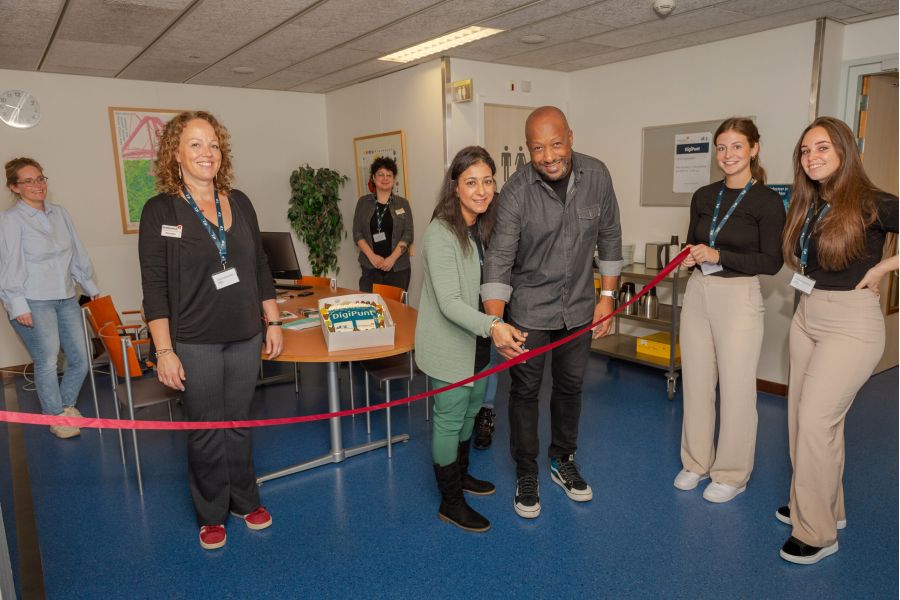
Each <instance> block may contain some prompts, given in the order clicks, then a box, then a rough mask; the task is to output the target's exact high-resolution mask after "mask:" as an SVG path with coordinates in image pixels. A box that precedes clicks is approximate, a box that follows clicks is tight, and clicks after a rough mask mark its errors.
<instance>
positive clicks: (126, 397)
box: [100, 323, 181, 496]
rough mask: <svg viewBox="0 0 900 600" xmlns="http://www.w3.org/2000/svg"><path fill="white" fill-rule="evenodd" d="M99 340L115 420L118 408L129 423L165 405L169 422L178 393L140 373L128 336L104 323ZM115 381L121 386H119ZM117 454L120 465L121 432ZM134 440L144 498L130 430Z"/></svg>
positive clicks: (136, 445)
mask: <svg viewBox="0 0 900 600" xmlns="http://www.w3.org/2000/svg"><path fill="white" fill-rule="evenodd" d="M100 340H101V341H102V342H103V347H104V348H105V349H106V352H107V354H109V367H110V373H111V374H112V375H111V376H112V378H113V404H114V405H115V407H116V419H120V418H121V412H120V411H119V405H121V406H122V407H123V408H127V409H128V417H129V418H130V419H131V420H132V421H133V420H134V418H135V417H134V413H135V411H137V410H141V409H143V408H148V407H150V406H155V405H157V404H166V405H168V408H169V420H170V421H171V420H172V401H173V400H177V399H178V398H179V397H180V396H181V392H179V391H178V390H173V389H171V388H168V387H166V386H164V385H163V384H161V383H160V382H159V380H158V379H157V378H156V377H155V376H153V375H152V374H147V376H144V373H143V372H142V371H141V364H140V362H139V361H138V357H137V354H136V353H135V351H134V340H132V339H131V337H130V336H128V335H119V333H118V328H117V326H116V325H115V324H114V323H107V324H106V325H104V326H102V327H101V328H100ZM119 378H122V379H124V383H119ZM118 432H119V451H120V452H121V455H122V464H123V465H124V464H125V442H124V439H123V437H122V430H121V429H119V430H118ZM131 435H132V439H133V441H134V464H135V469H136V472H137V482H138V491H139V492H140V495H141V496H143V495H144V482H143V480H142V478H141V452H140V449H139V448H138V439H137V430H136V429H132V430H131Z"/></svg>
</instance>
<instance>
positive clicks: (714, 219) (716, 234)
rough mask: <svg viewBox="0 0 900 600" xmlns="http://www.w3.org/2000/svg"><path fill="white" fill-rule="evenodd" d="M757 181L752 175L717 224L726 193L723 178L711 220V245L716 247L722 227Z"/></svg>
mask: <svg viewBox="0 0 900 600" xmlns="http://www.w3.org/2000/svg"><path fill="white" fill-rule="evenodd" d="M755 183H756V180H755V179H753V178H752V177H751V178H750V181H748V182H747V185H745V186H744V189H742V190H741V193H740V194H738V197H737V198H736V199H735V201H734V204H732V205H731V208H729V209H728V212H726V213H725V216H724V217H722V222H721V223H719V224H718V226H716V222H717V221H718V220H719V209H720V208H722V196H723V195H724V194H725V180H724V179H723V180H722V187H721V188H719V195H718V196H716V207H715V208H714V209H713V214H712V221H710V222H709V247H710V248H715V247H716V238H717V237H719V232H720V231H722V228H723V227H725V223H727V222H728V219H730V218H731V215H732V214H734V209H736V208H737V205H738V204H740V203H741V200H743V199H744V196H745V195H747V192H748V191H749V190H750V188H752V187H753V185H754V184H755Z"/></svg>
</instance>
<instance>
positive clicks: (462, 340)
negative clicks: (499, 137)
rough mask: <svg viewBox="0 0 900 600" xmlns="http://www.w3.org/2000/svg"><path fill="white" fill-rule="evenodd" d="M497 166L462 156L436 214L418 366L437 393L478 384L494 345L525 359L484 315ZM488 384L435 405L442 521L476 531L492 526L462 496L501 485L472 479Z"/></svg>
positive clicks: (477, 155) (512, 333) (428, 237)
mask: <svg viewBox="0 0 900 600" xmlns="http://www.w3.org/2000/svg"><path fill="white" fill-rule="evenodd" d="M495 172H496V167H495V166H494V160H493V159H492V158H491V155H490V154H488V152H487V150H485V149H484V148H481V147H479V146H469V147H468V148H463V149H462V150H460V151H459V153H458V154H457V155H456V157H455V158H454V159H453V163H452V164H451V165H450V168H449V169H448V170H447V173H446V174H445V175H444V182H443V184H442V186H441V193H440V197H439V199H438V203H437V207H436V208H435V209H434V214H433V215H432V217H431V224H430V225H429V226H428V229H427V230H426V231H425V236H424V241H423V243H422V244H423V246H424V248H423V252H422V256H423V257H424V259H425V281H424V285H423V287H422V297H421V301H420V305H419V318H418V322H417V324H416V362H417V363H418V365H419V368H420V369H422V371H423V372H425V373H426V374H427V375H428V376H429V377H430V378H431V385H432V389H438V388H441V387H444V386H446V385H447V384H448V383H450V382H456V381H460V380H462V379H465V378H467V377H471V376H472V374H473V373H478V372H481V371H483V370H485V369H486V368H487V366H488V363H489V362H490V343H491V341H493V342H494V344H495V345H497V346H510V347H515V348H517V349H518V353H521V352H524V351H525V350H524V349H523V348H522V345H523V343H524V342H525V336H524V335H523V334H522V333H521V332H520V331H519V330H517V329H515V328H514V327H512V326H511V325H508V324H506V323H504V322H503V321H502V320H501V319H498V318H496V317H491V316H488V315H486V314H484V312H483V310H482V306H481V303H480V301H479V288H480V286H481V265H482V263H483V261H484V247H485V245H487V243H488V241H489V240H490V235H491V229H492V225H493V222H494V214H495V211H494V210H493V207H492V204H491V201H492V200H493V199H494V173H495ZM484 389H485V380H484V379H479V380H477V381H475V382H474V383H469V384H467V385H464V386H460V387H457V388H455V389H452V390H450V391H447V392H444V393H441V394H438V395H437V396H435V400H434V418H433V420H432V438H431V457H432V461H433V462H434V474H435V478H436V479H437V484H438V489H439V490H440V492H441V506H440V509H439V510H438V517H439V518H440V519H441V520H442V521H447V522H449V523H452V524H454V525H456V526H458V527H461V528H463V529H466V530H469V531H487V530H488V529H490V527H491V524H490V522H489V521H488V520H487V519H485V518H484V517H483V516H482V515H480V514H479V513H477V512H476V511H475V510H473V509H472V508H471V507H470V506H469V505H468V504H467V503H466V500H465V498H464V496H463V492H464V491H466V492H469V493H472V494H477V495H482V496H484V495H488V494H493V493H494V484H492V483H489V482H487V481H481V480H479V479H476V478H474V477H472V476H471V475H469V443H470V441H471V437H472V428H473V423H474V421H475V415H476V414H478V410H479V409H480V408H481V403H482V401H483V400H484Z"/></svg>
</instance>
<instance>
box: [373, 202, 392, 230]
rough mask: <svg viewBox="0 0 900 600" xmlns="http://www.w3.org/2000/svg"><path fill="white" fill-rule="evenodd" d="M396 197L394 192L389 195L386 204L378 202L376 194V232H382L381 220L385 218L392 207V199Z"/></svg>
mask: <svg viewBox="0 0 900 600" xmlns="http://www.w3.org/2000/svg"><path fill="white" fill-rule="evenodd" d="M393 197H394V195H393V194H391V195H390V196H388V201H387V202H385V203H384V204H379V203H378V196H375V232H376V233H380V232H381V222H382V221H383V220H384V215H385V213H387V211H388V210H389V209H390V208H391V199H392V198H393Z"/></svg>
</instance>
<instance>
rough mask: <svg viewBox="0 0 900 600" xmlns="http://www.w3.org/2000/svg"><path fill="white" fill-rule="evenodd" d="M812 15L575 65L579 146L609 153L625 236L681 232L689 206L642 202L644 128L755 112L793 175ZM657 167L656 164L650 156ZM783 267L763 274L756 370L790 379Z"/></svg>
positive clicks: (775, 155) (779, 169) (773, 155)
mask: <svg viewBox="0 0 900 600" xmlns="http://www.w3.org/2000/svg"><path fill="white" fill-rule="evenodd" d="M814 39H815V23H814V22H810V23H804V24H800V25H794V26H791V27H785V28H782V29H776V30H772V31H766V32H762V33H756V34H753V35H749V36H744V37H739V38H735V39H730V40H723V41H719V42H714V43H710V44H705V45H702V46H694V47H691V48H685V49H682V50H676V51H672V52H666V53H664V54H658V55H654V56H648V57H643V58H639V59H635V60H630V61H625V62H621V63H615V64H611V65H605V66H602V67H598V68H595V69H591V70H587V71H578V72H575V73H572V74H571V80H570V93H571V95H570V99H569V121H570V123H571V125H572V129H573V131H574V132H575V147H576V149H577V150H579V151H581V152H585V153H587V154H591V155H593V156H596V157H598V158H600V159H601V160H603V161H604V162H605V163H606V164H607V166H608V167H609V169H610V172H611V174H612V178H613V182H614V185H615V188H616V195H617V196H618V199H619V207H620V209H621V216H622V230H623V240H624V241H625V242H626V243H627V242H635V243H636V245H637V250H636V255H637V256H636V258H637V260H642V257H643V244H644V243H645V242H648V241H657V240H668V239H669V236H670V235H672V234H678V236H679V237H680V239H681V240H682V241H683V240H684V237H685V234H686V231H687V225H688V209H687V208H686V207H684V208H662V207H641V206H640V177H641V129H642V128H643V127H648V126H653V125H668V124H674V123H682V122H689V121H704V120H712V119H719V118H725V117H729V116H732V115H755V116H756V122H757V125H758V127H759V130H760V133H761V145H762V149H761V157H762V164H763V166H764V167H765V168H766V170H767V171H768V174H769V182H771V183H789V182H790V181H791V180H792V169H791V151H792V149H793V146H794V144H795V143H796V138H797V136H798V135H799V133H800V132H801V131H802V129H803V127H805V125H806V123H807V114H808V107H809V89H810V74H811V72H812V71H811V70H812V51H813V43H814ZM645 168H652V165H645ZM787 279H788V277H787V273H786V270H782V272H781V273H780V274H779V275H778V276H776V277H772V278H770V277H763V295H764V297H765V300H766V336H765V341H764V345H763V353H762V359H761V361H760V367H759V377H760V378H761V379H765V380H768V381H774V382H778V383H786V382H787V369H788V366H787V364H788V355H787V329H788V323H789V321H790V317H791V313H792V299H793V294H792V293H791V291H790V290H791V288H790V287H789V286H788V284H787Z"/></svg>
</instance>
